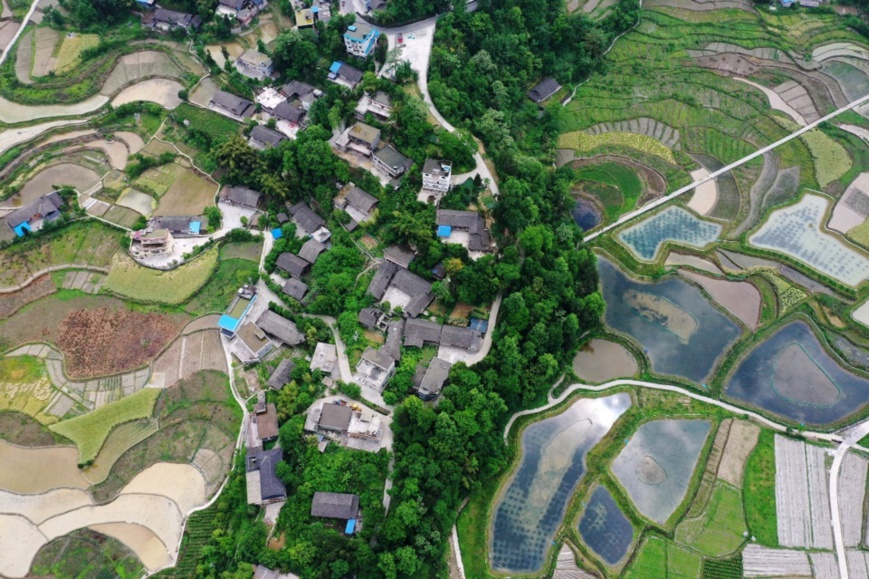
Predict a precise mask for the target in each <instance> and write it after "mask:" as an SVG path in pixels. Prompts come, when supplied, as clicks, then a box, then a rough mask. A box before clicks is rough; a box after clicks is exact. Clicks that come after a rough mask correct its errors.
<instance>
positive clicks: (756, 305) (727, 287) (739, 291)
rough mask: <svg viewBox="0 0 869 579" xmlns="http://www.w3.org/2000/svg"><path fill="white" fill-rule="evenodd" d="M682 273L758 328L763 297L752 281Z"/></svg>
mask: <svg viewBox="0 0 869 579" xmlns="http://www.w3.org/2000/svg"><path fill="white" fill-rule="evenodd" d="M680 273H681V274H682V275H684V276H685V277H687V278H688V279H690V280H692V281H694V282H696V283H698V284H699V285H700V286H701V287H702V288H703V289H704V290H706V291H707V292H708V293H709V295H710V296H712V299H714V300H715V301H716V302H718V303H719V304H721V305H722V306H723V307H724V308H725V309H726V310H727V311H729V312H730V313H732V314H733V315H734V316H736V317H737V318H739V319H740V320H741V321H742V322H743V323H744V324H745V325H746V326H748V327H749V328H751V329H752V330H756V329H757V324H758V321H759V320H760V307H761V305H762V301H763V299H762V298H761V295H760V292H759V291H758V290H757V288H756V287H754V286H753V285H752V284H751V283H749V282H747V281H728V280H724V279H714V278H711V277H706V276H705V275H699V274H697V273H694V272H691V271H687V270H682V271H681V272H680Z"/></svg>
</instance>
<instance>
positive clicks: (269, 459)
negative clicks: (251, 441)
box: [245, 448, 287, 505]
mask: <svg viewBox="0 0 869 579" xmlns="http://www.w3.org/2000/svg"><path fill="white" fill-rule="evenodd" d="M283 457H284V455H283V452H282V451H281V449H280V448H273V449H272V450H263V449H261V448H249V449H248V451H247V455H246V456H245V482H246V486H247V504H249V505H267V504H269V503H274V502H277V501H283V500H285V499H286V498H287V488H286V487H285V486H284V483H282V482H281V479H279V478H278V475H277V466H278V463H279V462H281V460H283Z"/></svg>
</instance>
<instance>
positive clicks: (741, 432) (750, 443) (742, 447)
mask: <svg viewBox="0 0 869 579" xmlns="http://www.w3.org/2000/svg"><path fill="white" fill-rule="evenodd" d="M758 437H760V427H758V426H757V425H755V424H753V423H751V422H748V421H747V420H733V422H732V423H731V425H730V433H729V434H728V436H727V444H725V446H724V453H723V454H722V456H721V462H720V463H719V465H718V478H720V479H721V480H724V481H727V482H729V483H730V484H732V485H733V486H735V487H736V488H742V479H743V476H744V474H745V461H746V460H748V456H749V455H750V454H751V452H752V451H753V450H754V447H755V446H756V445H757V440H758Z"/></svg>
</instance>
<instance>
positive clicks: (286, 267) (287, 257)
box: [275, 251, 311, 277]
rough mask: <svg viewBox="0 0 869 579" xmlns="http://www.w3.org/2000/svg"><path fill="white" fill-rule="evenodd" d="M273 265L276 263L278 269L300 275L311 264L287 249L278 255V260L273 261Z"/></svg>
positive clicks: (292, 274) (303, 273) (295, 275)
mask: <svg viewBox="0 0 869 579" xmlns="http://www.w3.org/2000/svg"><path fill="white" fill-rule="evenodd" d="M275 265H277V267H278V269H280V270H283V271H285V272H287V273H288V274H290V275H291V276H293V277H302V276H303V275H305V273H306V272H307V271H308V268H309V267H310V266H311V264H310V263H308V262H307V261H305V260H304V259H302V258H301V257H299V256H298V255H295V254H292V253H290V252H288V251H285V252H284V253H282V254H280V255H279V256H278V260H277V262H275Z"/></svg>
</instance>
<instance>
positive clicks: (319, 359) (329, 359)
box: [311, 342, 338, 374]
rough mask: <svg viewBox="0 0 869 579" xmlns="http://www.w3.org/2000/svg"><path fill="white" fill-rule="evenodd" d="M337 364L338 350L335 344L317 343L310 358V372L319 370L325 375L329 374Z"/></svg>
mask: <svg viewBox="0 0 869 579" xmlns="http://www.w3.org/2000/svg"><path fill="white" fill-rule="evenodd" d="M337 363H338V349H337V348H336V347H335V344H326V343H325V342H318V343H317V347H316V348H314V355H313V356H311V370H312V371H313V370H320V371H322V372H323V373H325V374H331V373H332V371H333V370H334V369H335V364H337Z"/></svg>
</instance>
